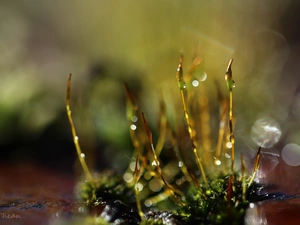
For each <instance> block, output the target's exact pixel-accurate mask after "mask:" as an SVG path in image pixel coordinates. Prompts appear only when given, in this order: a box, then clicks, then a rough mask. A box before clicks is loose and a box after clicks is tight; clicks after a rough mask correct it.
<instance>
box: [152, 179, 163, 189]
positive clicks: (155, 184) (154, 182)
mask: <svg viewBox="0 0 300 225" xmlns="http://www.w3.org/2000/svg"><path fill="white" fill-rule="evenodd" d="M162 187H163V184H162V182H161V181H160V180H159V179H156V178H154V179H152V180H151V181H150V182H149V188H150V189H151V190H152V191H153V192H159V191H160V190H161V189H162Z"/></svg>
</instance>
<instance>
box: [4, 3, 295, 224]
mask: <svg viewBox="0 0 300 225" xmlns="http://www.w3.org/2000/svg"><path fill="white" fill-rule="evenodd" d="M299 10H300V2H299V1H297V0H272V1H271V0H267V1H259V0H255V1H247V2H246V1H243V2H242V1H238V0H236V1H230V0H225V1H217V0H213V1H195V0H186V1H182V0H172V1H171V0H162V1H160V2H159V3H157V2H155V1H151V2H150V1H138V0H128V1H122V0H116V1H104V0H100V1H99V0H98V1H88V2H83V1H79V0H74V1H72V2H66V1H65V2H61V1H58V0H54V1H36V0H28V1H26V2H25V1H18V0H16V1H8V0H7V1H5V0H2V1H1V4H0V30H1V35H0V49H1V54H0V154H1V159H0V160H1V164H4V165H6V167H5V168H6V169H3V170H2V171H3V173H6V172H7V173H9V171H10V170H11V169H13V168H14V166H13V165H17V164H20V163H24V162H27V163H30V164H35V165H37V166H38V167H45V168H50V169H52V170H55V171H59V174H67V175H70V176H72V175H73V174H74V168H75V167H74V161H75V159H76V155H75V149H74V146H73V143H72V137H71V132H70V128H69V124H68V120H67V117H66V114H65V105H64V104H65V90H66V84H67V78H68V74H69V73H73V82H72V109H73V115H74V120H75V125H76V128H77V130H78V133H79V136H80V140H81V144H82V148H83V149H84V151H85V152H86V155H87V160H88V163H89V165H91V167H93V168H97V169H99V170H100V169H103V168H108V167H113V168H114V169H116V170H117V171H119V172H122V170H124V168H126V167H127V164H126V162H127V161H128V159H129V158H130V157H131V150H132V145H131V142H130V140H129V134H128V125H127V121H126V111H125V91H124V88H123V83H124V82H126V83H127V84H128V85H129V86H130V88H131V89H132V90H133V91H134V92H135V93H137V96H138V97H139V99H141V102H142V108H143V110H144V111H145V112H146V113H147V115H148V116H147V117H148V118H149V121H151V123H152V124H154V123H155V120H156V119H157V117H156V115H157V110H158V109H157V105H158V104H157V91H156V90H157V87H158V86H159V87H161V88H162V90H163V93H164V95H165V98H166V101H167V105H168V111H169V114H170V115H172V110H174V107H173V105H172V101H174V99H173V98H177V97H179V95H174V94H173V93H176V94H177V92H174V90H175V91H176V88H177V83H176V79H175V71H176V67H177V64H178V59H179V55H180V52H183V54H184V56H185V68H188V65H189V64H190V63H191V60H192V57H193V56H194V55H200V56H202V57H203V59H204V61H203V65H202V68H203V70H204V71H205V72H206V74H207V79H206V80H205V81H204V82H205V83H204V84H205V88H206V91H207V95H208V97H209V98H210V100H212V101H215V99H216V91H215V87H214V80H218V81H219V83H220V86H221V87H222V91H223V92H224V93H226V87H225V82H224V72H225V69H226V66H227V64H228V61H229V59H230V58H234V63H233V76H234V80H235V82H236V88H235V89H234V97H235V114H236V118H237V120H236V139H237V143H236V144H237V149H239V151H241V152H243V153H244V154H245V155H246V156H247V157H248V158H249V160H250V161H251V159H252V157H253V156H254V154H255V152H256V150H257V146H258V144H262V141H264V140H266V139H267V140H268V143H269V146H268V148H266V149H265V150H264V151H265V154H264V159H263V160H265V162H266V164H265V165H270V166H266V167H265V168H262V170H261V172H260V175H259V177H258V178H259V179H261V180H262V181H264V182H270V183H275V184H276V185H279V187H280V188H279V190H281V191H285V192H289V193H293V194H295V193H298V194H299V185H300V184H299V181H298V180H297V179H296V174H297V173H298V172H299V166H298V165H299V164H300V161H299V158H300V156H299V155H300V153H299V152H300V150H299V149H300V147H299V146H298V145H300V139H299V131H300V130H299V122H300V121H299V119H300V117H299V115H300V107H299V105H300V99H299V96H300V95H299V90H300V89H299V85H300V80H299V79H300V78H299V75H298V73H299V69H300V68H299V65H300V64H299V53H300V48H299V47H300V45H299V43H300V38H299V35H300V30H299V23H300V16H299V13H298V12H299ZM199 79H201V78H199ZM226 94H227V93H226ZM217 113H218V111H216V112H214V111H213V112H212V114H216V115H217ZM268 118H272V119H273V120H271V122H270V120H269V119H268ZM259 119H260V120H262V123H263V125H262V126H263V127H264V128H265V127H275V128H274V129H275V131H276V132H275V133H272V132H271V133H270V135H269V136H263V135H262V136H263V137H265V138H264V140H261V136H260V134H261V133H260V132H258V133H255V132H254V133H253V125H254V124H255V122H257V121H258V120H259ZM274 124H275V125H274ZM251 129H252V136H251ZM278 132H279V133H281V135H280V138H279V139H278V140H277V138H278V137H279V136H278ZM266 135H267V134H266ZM287 144H295V146H296V147H295V148H294V149H292V151H288V154H287V155H286V157H285V158H284V157H282V149H284V147H285V146H286V145H287ZM289 146H290V145H288V147H289ZM298 147H299V148H298ZM289 152H292V153H293V155H291V153H289ZM89 156H90V157H89ZM289 158H292V159H294V160H289ZM111 159H113V160H111ZM79 173H80V172H79ZM267 175H268V179H266V176H267ZM279 175H280V176H279ZM28 176H30V175H28ZM9 179H10V178H6V179H5V180H6V181H5V182H10V180H9ZM12 180H13V178H11V181H12ZM12 183H14V182H12ZM14 185H15V184H14ZM0 223H1V220H0Z"/></svg>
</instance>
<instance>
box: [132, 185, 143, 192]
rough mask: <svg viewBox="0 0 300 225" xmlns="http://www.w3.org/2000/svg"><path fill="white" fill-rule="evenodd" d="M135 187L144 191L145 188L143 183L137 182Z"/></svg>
mask: <svg viewBox="0 0 300 225" xmlns="http://www.w3.org/2000/svg"><path fill="white" fill-rule="evenodd" d="M134 187H135V189H136V190H137V191H142V190H143V188H144V185H143V184H141V183H137V184H135V186H134Z"/></svg>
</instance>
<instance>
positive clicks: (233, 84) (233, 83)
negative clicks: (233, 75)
mask: <svg viewBox="0 0 300 225" xmlns="http://www.w3.org/2000/svg"><path fill="white" fill-rule="evenodd" d="M232 87H233V88H235V82H234V80H232Z"/></svg>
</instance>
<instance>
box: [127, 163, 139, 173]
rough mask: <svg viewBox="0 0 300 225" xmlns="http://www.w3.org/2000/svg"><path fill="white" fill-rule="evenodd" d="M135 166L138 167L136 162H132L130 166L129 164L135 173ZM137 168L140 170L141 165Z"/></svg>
mask: <svg viewBox="0 0 300 225" xmlns="http://www.w3.org/2000/svg"><path fill="white" fill-rule="evenodd" d="M135 165H136V162H135V161H134V162H131V163H130V164H129V168H130V169H131V170H132V171H134V170H135ZM137 168H138V169H140V164H139V163H138V165H137Z"/></svg>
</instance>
